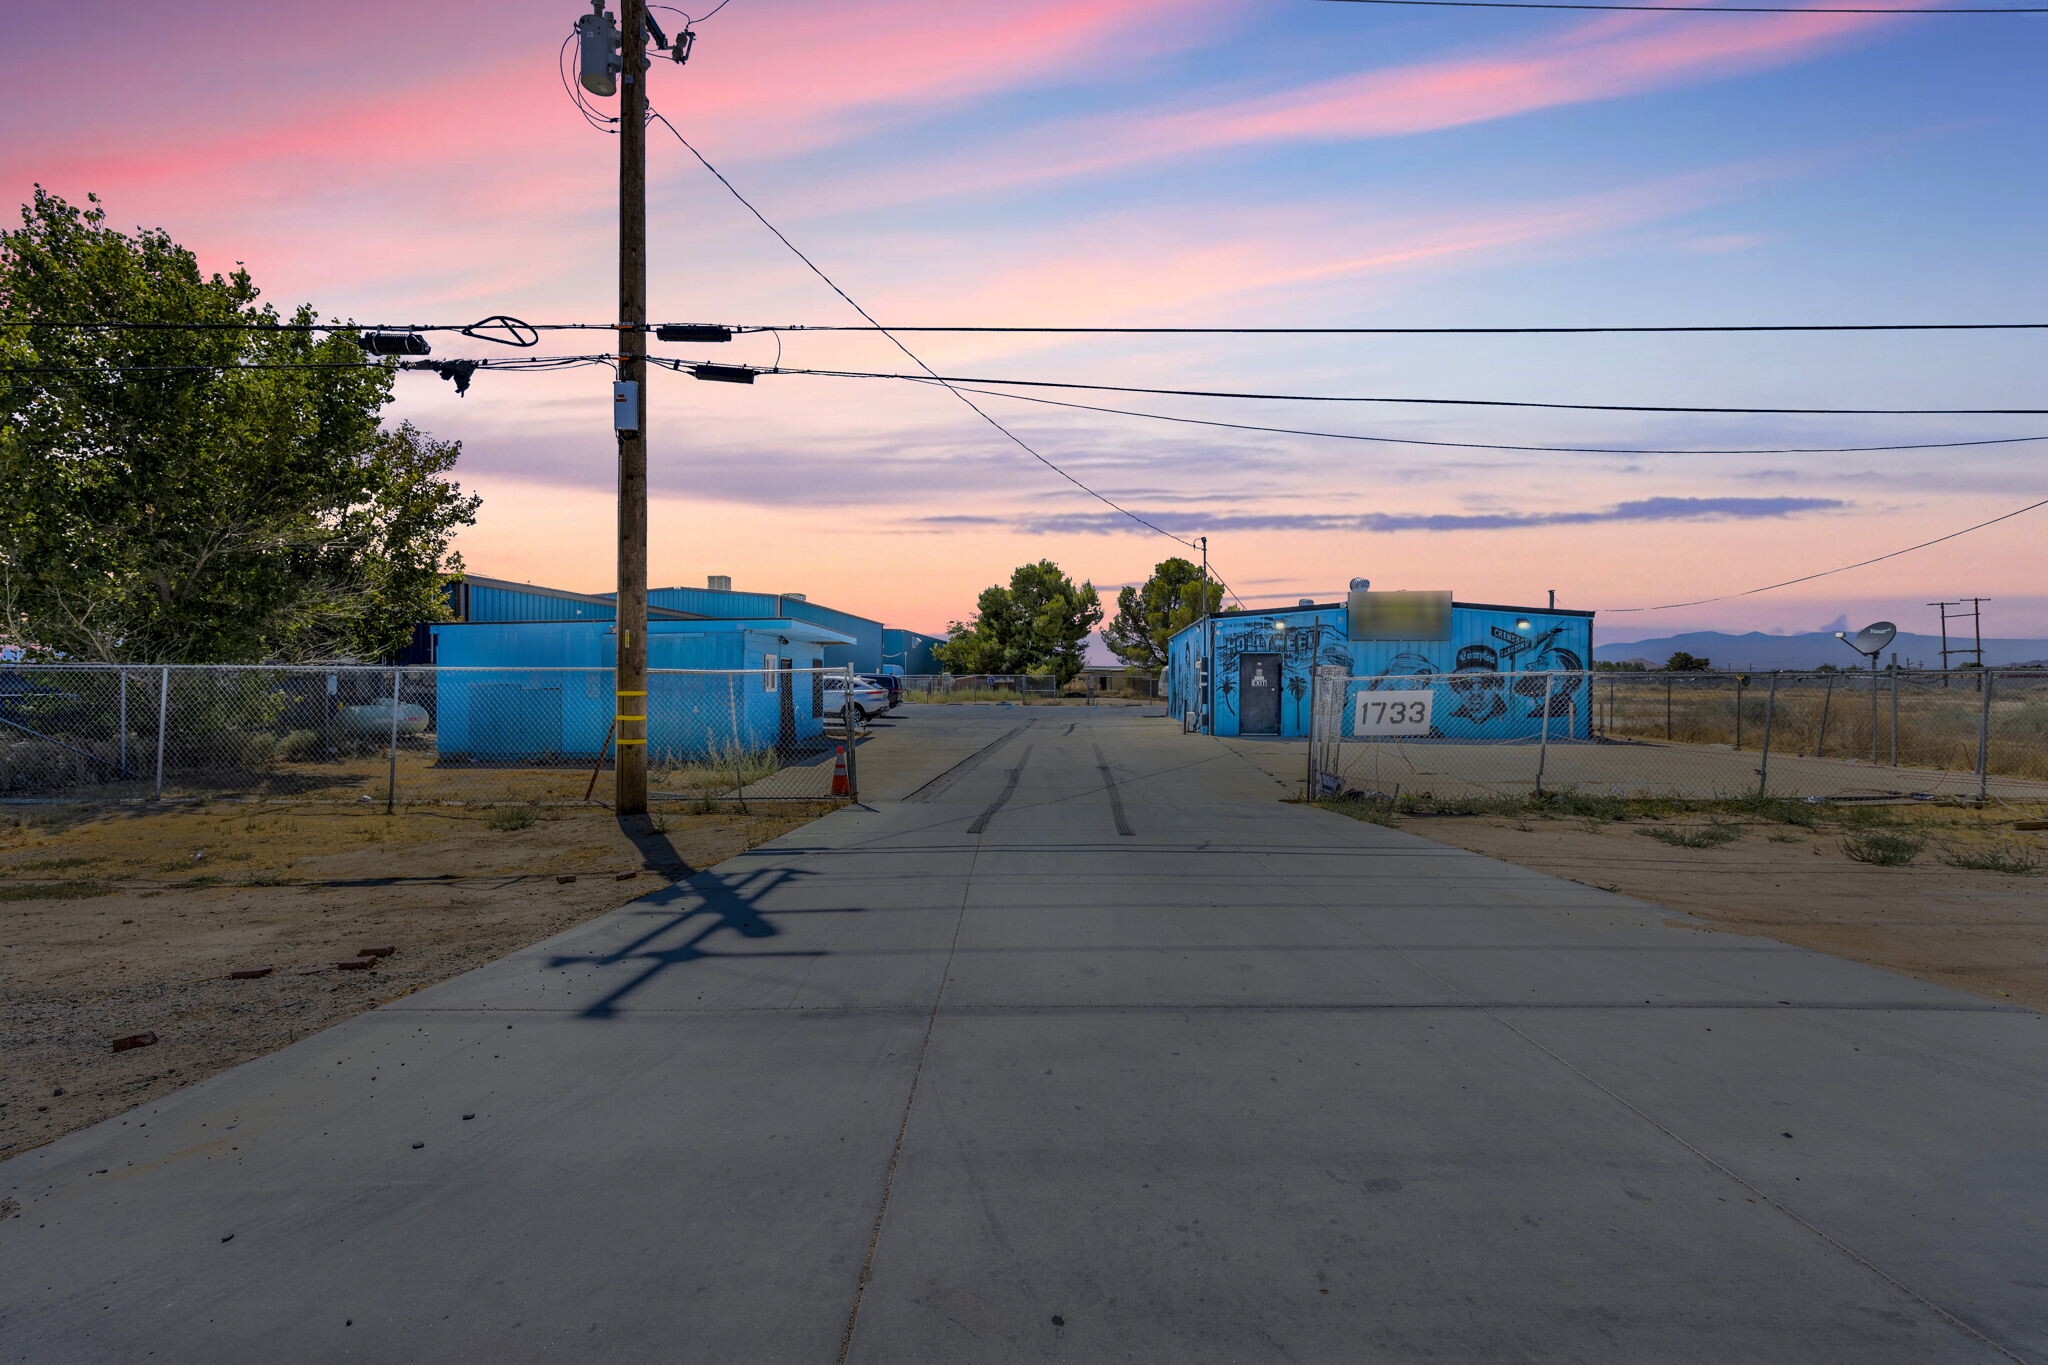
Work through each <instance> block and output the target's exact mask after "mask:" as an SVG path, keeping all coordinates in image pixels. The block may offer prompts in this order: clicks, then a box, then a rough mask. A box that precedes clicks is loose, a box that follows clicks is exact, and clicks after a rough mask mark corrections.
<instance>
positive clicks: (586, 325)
mask: <svg viewBox="0 0 2048 1365" xmlns="http://www.w3.org/2000/svg"><path fill="white" fill-rule="evenodd" d="M0 327H64V328H71V329H74V330H78V331H101V332H283V333H293V334H303V333H311V332H460V333H461V334H462V335H464V336H470V337H475V338H476V339H477V340H479V341H495V342H497V343H498V344H499V345H503V346H531V345H533V344H534V343H533V342H532V341H531V340H522V339H521V338H520V334H521V333H524V332H616V331H619V330H620V328H619V325H618V324H617V323H612V322H526V321H523V320H522V319H519V318H515V317H511V316H509V315H508V314H505V313H493V314H492V315H491V316H489V317H487V318H479V319H477V320H476V321H475V322H398V323H390V322H130V321H128V320H126V319H121V318H103V319H94V320H90V321H88V320H83V319H78V320H67V319H52V318H0ZM649 330H651V329H649ZM498 332H502V333H504V334H505V335H504V336H499V335H494V333H498ZM507 338H510V339H509V340H508V339H507Z"/></svg>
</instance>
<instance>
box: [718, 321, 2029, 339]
mask: <svg viewBox="0 0 2048 1365" xmlns="http://www.w3.org/2000/svg"><path fill="white" fill-rule="evenodd" d="M732 330H733V331H735V332H869V331H884V330H886V331H891V332H1021V333H1027V334H1032V335H1075V336H1589V335H1597V334H1600V333H1661V332H1674V333H1689V332H2022V331H2042V330H2048V322H1772V323H1698V324H1684V325H1673V326H1654V327H1028V326H1027V327H1020V326H999V327H997V326H991V327H972V326H961V327H953V326H943V325H921V326H915V327H897V326H894V325H891V326H889V327H887V328H883V327H881V326H879V325H876V326H872V327H862V326H856V325H855V324H853V323H850V322H848V323H831V322H799V323H788V324H773V323H747V324H741V325H734V326H733V328H732Z"/></svg>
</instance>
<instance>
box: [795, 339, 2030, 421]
mask: <svg viewBox="0 0 2048 1365" xmlns="http://www.w3.org/2000/svg"><path fill="white" fill-rule="evenodd" d="M899 344H900V343H899ZM919 363H920V364H922V362H919ZM760 373H762V374H796V375H808V376H812V377H816V378H824V379H901V380H907V381H910V382H912V383H921V382H924V381H925V380H927V379H930V380H936V381H937V382H938V383H941V384H944V385H946V386H947V387H948V388H951V387H952V386H954V385H956V384H962V385H965V384H1006V385H1015V386H1018V387H1022V388H1034V389H1086V390H1090V391H1092V392H1098V393H1151V394H1160V395H1164V396H1166V397H1171V398H1241V399H1252V400H1255V401H1262V402H1281V403H1419V404H1426V405H1429V406H1433V407H1475V408H1550V409H1558V410H1564V411H1572V412H1676V413H1728V414H1739V415H1761V416H1788V417H1874V416H1896V417H2041V416H2048V408H1734V407H1681V406H1677V405H1675V404H1657V403H1539V402H1533V401H1523V400H1519V399H1506V398H1407V397H1399V398H1388V397H1360V396H1356V395H1348V394H1316V393H1255V392H1246V391H1242V390H1235V389H1157V388H1146V387H1142V386H1139V385H1134V384H1083V383H1079V382H1074V381H1068V380H1052V379H989V378H986V377H983V376H979V375H974V376H969V375H942V374H938V373H931V374H929V375H914V374H894V373H889V372H887V371H877V370H811V369H775V370H765V369H764V370H761V371H760Z"/></svg>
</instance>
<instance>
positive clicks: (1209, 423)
mask: <svg viewBox="0 0 2048 1365" xmlns="http://www.w3.org/2000/svg"><path fill="white" fill-rule="evenodd" d="M962 392H963V393H975V394H980V395H981V396H982V397H984V398H1014V399H1016V400H1017V401H1018V402H1020V403H1042V404H1044V405H1046V406H1047V407H1054V408H1074V409H1077V410H1079V411H1081V412H1107V413H1114V414H1115V415H1117V416H1119V417H1149V418H1151V419H1152V420H1153V421H1155V422H1180V423H1184V424H1186V425H1189V426H1198V427H1223V428H1226V429H1228V430H1230V431H1257V432H1264V433H1267V434H1270V435H1276V436H1324V437H1328V438H1330V439H1331V440H1336V441H1371V442H1373V443H1375V444H1379V445H1402V446H1441V447H1445V448H1448V449H1453V450H1525V451H1532V452H1536V453H1539V454H1553V453H1554V454H1560V455H1848V454H1868V453H1871V452H1875V451H1885V450H1953V449H1956V448H1959V447H1962V446H2003V445H2018V444H2020V443H2022V442H2026V441H2048V436H1994V437H1988V438H1985V439H1983V440H1975V441H1923V442H1918V443H1914V444H1908V445H1889V446H1780V447H1769V448H1742V449H1728V450H1665V449H1645V448H1631V447H1626V446H1623V447H1616V446H1518V445H1500V444H1495V443H1493V442H1487V441H1425V440H1421V439H1419V438H1416V437H1412V436H1363V435H1360V434H1358V433H1356V432H1350V431H1312V430H1307V429H1304V428H1302V427H1268V426H1258V425H1255V424H1252V423H1248V422H1218V421H1214V420H1212V419H1210V418H1205V417H1174V416H1169V415H1167V414H1166V413H1163V412H1139V411H1137V410H1136V409H1134V408H1105V407H1098V406H1096V405H1095V404H1093V403H1069V402H1065V401H1063V400H1061V399H1058V398H1040V397H1038V396H1037V395H1036V394H1029V393H1002V392H999V391H998V390H995V389H972V388H963V389H962Z"/></svg>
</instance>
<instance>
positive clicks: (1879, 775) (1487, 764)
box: [1303, 668, 2048, 801]
mask: <svg viewBox="0 0 2048 1365" xmlns="http://www.w3.org/2000/svg"><path fill="white" fill-rule="evenodd" d="M1310 726H1311V731H1310V743H1309V754H1308V759H1307V763H1306V770H1305V772H1304V775H1303V777H1304V784H1305V787H1306V789H1307V790H1308V792H1309V794H1311V795H1329V794H1333V793H1335V792H1340V791H1362V792H1378V793H1382V794H1386V795H1392V794H1394V793H1395V792H1396V791H1399V792H1403V793H1407V794H1412V795H1420V794H1425V793H1426V794H1429V795H1433V796H1439V797H1465V796H1487V795H1492V796H1517V795H1527V794H1541V793H1545V792H1557V791H1570V790H1576V791H1584V792H1589V793H1598V794H1603V795H1612V796H1649V797H1667V798H1679V799H1712V798H1727V797H1737V796H1748V795H1768V796H1785V797H1795V798H1812V799H1816V800H1897V799H1911V798H1916V797H1917V798H1929V797H1949V798H1960V799H1967V800H1979V801H1983V800H2003V801H2048V672H2044V671H2041V670H2020V669H2015V670H2008V669H1959V670H1954V671H1950V672H1942V673H1935V672H1906V671H1900V670H1893V671H1888V672H1877V673H1869V672H1857V673H1846V672H1845V673H1790V672H1775V673H1747V674H1742V673H1671V674H1665V673H1585V672H1571V673H1566V672H1556V673H1500V672H1494V671H1491V670H1488V671H1484V672H1472V673H1467V674H1456V673H1453V674H1430V675H1418V676H1412V677H1372V678H1358V677H1347V676H1345V674H1344V672H1343V670H1342V669H1337V668H1323V669H1319V670H1318V671H1317V677H1316V680H1315V691H1314V701H1313V704H1312V706H1311V722H1310Z"/></svg>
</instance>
